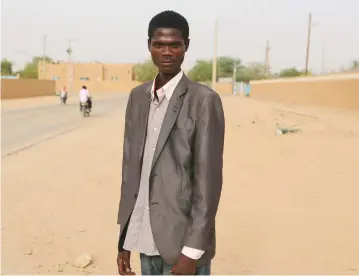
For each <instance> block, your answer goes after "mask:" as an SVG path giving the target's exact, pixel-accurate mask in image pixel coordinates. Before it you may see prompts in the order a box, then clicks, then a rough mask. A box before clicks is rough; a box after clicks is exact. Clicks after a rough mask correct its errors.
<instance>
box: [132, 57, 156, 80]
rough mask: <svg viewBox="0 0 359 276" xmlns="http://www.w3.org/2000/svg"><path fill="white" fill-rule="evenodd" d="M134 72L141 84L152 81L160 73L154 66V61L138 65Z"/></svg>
mask: <svg viewBox="0 0 359 276" xmlns="http://www.w3.org/2000/svg"><path fill="white" fill-rule="evenodd" d="M133 71H134V73H135V76H136V80H137V81H140V82H146V81H152V80H153V79H154V78H155V77H156V75H157V73H158V69H157V67H156V66H155V65H154V64H153V62H152V60H147V61H145V62H144V63H138V64H136V65H135V66H134V68H133Z"/></svg>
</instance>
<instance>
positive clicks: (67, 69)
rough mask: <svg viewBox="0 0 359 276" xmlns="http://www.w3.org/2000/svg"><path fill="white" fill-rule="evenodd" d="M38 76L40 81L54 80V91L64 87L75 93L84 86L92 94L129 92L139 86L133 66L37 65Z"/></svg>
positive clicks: (67, 63) (100, 64) (63, 63)
mask: <svg viewBox="0 0 359 276" xmlns="http://www.w3.org/2000/svg"><path fill="white" fill-rule="evenodd" d="M38 76H39V79H40V80H54V81H55V82H56V91H59V90H60V89H61V88H62V87H63V86H64V85H65V86H66V87H67V88H68V89H69V91H70V92H73V91H75V92H77V91H79V90H80V89H81V87H82V86H83V85H86V86H87V88H88V89H89V90H90V91H92V92H129V91H130V90H131V89H132V88H133V87H135V86H137V85H139V82H137V81H135V76H134V73H133V64H103V63H99V62H94V63H69V62H60V63H57V64H50V63H45V64H43V63H39V68H38Z"/></svg>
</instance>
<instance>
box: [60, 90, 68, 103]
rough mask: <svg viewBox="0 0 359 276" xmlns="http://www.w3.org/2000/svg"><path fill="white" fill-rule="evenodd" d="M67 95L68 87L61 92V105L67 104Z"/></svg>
mask: <svg viewBox="0 0 359 276" xmlns="http://www.w3.org/2000/svg"><path fill="white" fill-rule="evenodd" d="M67 93H68V90H67V88H66V86H64V87H63V88H62V89H61V91H60V99H61V103H63V104H66V101H67Z"/></svg>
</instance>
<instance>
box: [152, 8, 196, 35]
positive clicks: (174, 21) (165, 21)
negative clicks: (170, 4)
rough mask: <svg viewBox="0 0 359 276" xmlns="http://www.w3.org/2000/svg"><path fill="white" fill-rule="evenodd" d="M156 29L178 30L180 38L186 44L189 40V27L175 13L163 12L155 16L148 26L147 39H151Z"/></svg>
mask: <svg viewBox="0 0 359 276" xmlns="http://www.w3.org/2000/svg"><path fill="white" fill-rule="evenodd" d="M158 28H172V29H176V30H179V31H180V32H181V33H182V37H183V39H184V40H185V42H187V41H188V40H189V26H188V22H187V20H186V18H184V17H183V16H182V15H181V14H179V13H177V12H175V11H163V12H161V13H159V14H157V15H155V16H154V17H153V18H152V19H151V21H150V24H149V26H148V38H149V39H151V38H152V36H153V33H154V32H155V30H156V29H158Z"/></svg>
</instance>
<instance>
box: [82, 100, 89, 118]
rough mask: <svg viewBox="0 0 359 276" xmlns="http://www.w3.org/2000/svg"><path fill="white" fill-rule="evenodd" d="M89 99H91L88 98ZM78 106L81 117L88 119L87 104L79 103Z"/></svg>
mask: <svg viewBox="0 0 359 276" xmlns="http://www.w3.org/2000/svg"><path fill="white" fill-rule="evenodd" d="M90 99H91V98H90ZM80 106H81V109H80V110H81V112H82V115H83V116H84V117H89V116H90V112H91V109H90V107H89V105H88V103H87V102H86V103H80Z"/></svg>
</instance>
